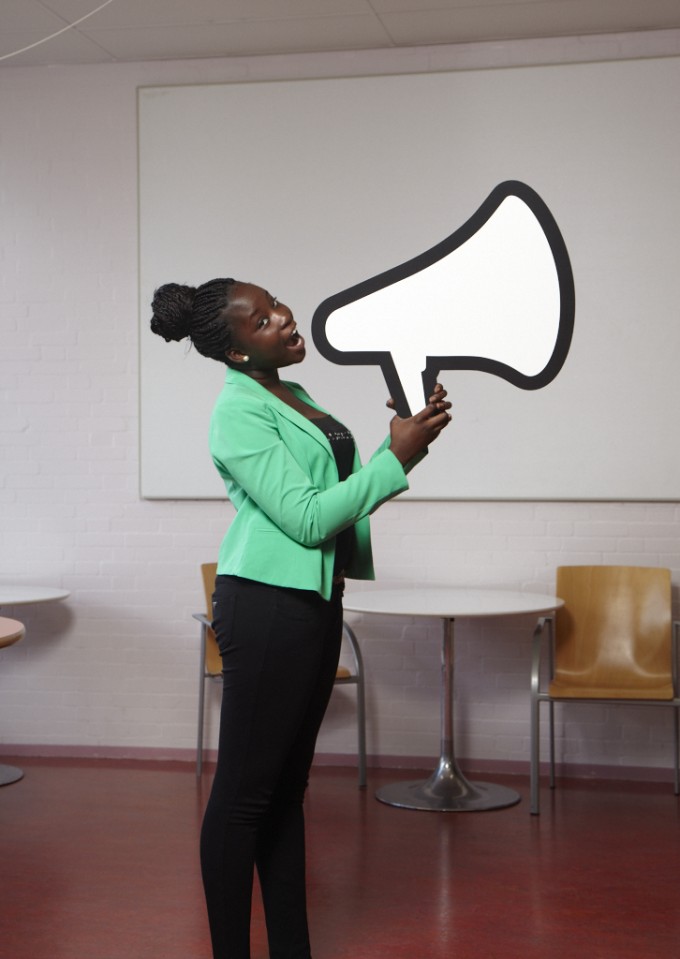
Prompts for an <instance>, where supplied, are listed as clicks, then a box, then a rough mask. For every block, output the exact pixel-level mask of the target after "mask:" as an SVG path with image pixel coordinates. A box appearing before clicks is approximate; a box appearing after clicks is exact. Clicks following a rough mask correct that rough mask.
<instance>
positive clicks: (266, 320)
mask: <svg viewBox="0 0 680 959" xmlns="http://www.w3.org/2000/svg"><path fill="white" fill-rule="evenodd" d="M268 324H269V317H268V316H262V317H260V320H259V322H258V324H257V325H258V326H259V327H261V328H262V327H265V326H267V325H268Z"/></svg>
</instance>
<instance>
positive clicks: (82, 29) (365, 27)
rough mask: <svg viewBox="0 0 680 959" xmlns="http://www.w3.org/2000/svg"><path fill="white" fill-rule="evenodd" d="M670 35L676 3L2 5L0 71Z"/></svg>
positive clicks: (12, 0)
mask: <svg viewBox="0 0 680 959" xmlns="http://www.w3.org/2000/svg"><path fill="white" fill-rule="evenodd" d="M93 11H96V12H93ZM88 14H92V15H91V16H88ZM81 18H86V19H82V20H81ZM78 20H81V22H80V23H77V24H76V25H74V26H73V27H71V28H70V29H65V28H68V26H69V25H70V24H75V22H76V21H78ZM676 28H680V0H108V2H104V0H1V2H0V67H11V66H35V65H47V64H77V63H81V64H83V63H116V62H127V61H132V60H167V59H173V60H175V59H185V58H195V57H199V58H200V57H242V56H257V55H271V54H295V53H316V52H322V51H333V50H367V49H385V48H396V47H413V46H421V45H430V44H438V43H470V42H480V41H500V40H511V39H518V38H533V37H559V36H579V35H589V34H599V33H623V32H630V31H639V30H665V29H676ZM58 31H63V32H58ZM54 34H58V35H56V36H54ZM47 37H50V39H47V40H45V38H47ZM43 40H45V42H41V41H43ZM33 44H37V45H36V46H31V45H33ZM29 46H31V49H28V50H24V52H21V53H17V54H16V55H14V54H15V51H18V50H21V49H23V48H25V47H29ZM3 58H4V59H3Z"/></svg>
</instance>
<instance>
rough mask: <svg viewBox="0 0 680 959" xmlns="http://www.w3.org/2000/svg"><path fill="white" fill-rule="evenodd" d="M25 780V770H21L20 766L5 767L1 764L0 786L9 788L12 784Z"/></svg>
mask: <svg viewBox="0 0 680 959" xmlns="http://www.w3.org/2000/svg"><path fill="white" fill-rule="evenodd" d="M23 778H24V771H23V769H19V767H18V766H3V765H2V763H0V786H9V784H10V783H15V782H18V781H19V780H20V779H23Z"/></svg>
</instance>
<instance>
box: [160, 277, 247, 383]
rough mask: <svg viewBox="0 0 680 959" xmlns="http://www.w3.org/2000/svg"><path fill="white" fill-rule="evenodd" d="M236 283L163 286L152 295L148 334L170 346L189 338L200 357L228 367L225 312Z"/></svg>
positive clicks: (229, 341)
mask: <svg viewBox="0 0 680 959" xmlns="http://www.w3.org/2000/svg"><path fill="white" fill-rule="evenodd" d="M235 283H236V280H233V279H217V280H208V282H207V283H203V284H202V285H201V286H199V287H195V286H183V285H182V284H180V283H166V284H165V285H164V286H160V287H159V288H158V289H157V290H156V291H155V293H154V296H153V300H152V303H151V309H152V311H153V316H152V318H151V330H152V331H153V332H154V333H157V334H158V335H159V336H162V337H163V339H164V340H165V341H166V342H167V343H169V342H170V341H171V340H183V339H184V338H185V337H187V336H188V337H189V339H190V340H191V342H192V343H193V345H194V346H195V347H196V349H197V350H198V352H199V353H200V354H201V355H202V356H207V357H209V358H210V359H212V360H217V362H218V363H226V364H228V365H231V364H230V362H229V360H228V358H227V350H228V349H229V348H230V347H231V329H230V327H229V323H228V321H227V319H226V316H225V312H226V310H227V307H228V306H229V299H230V297H231V293H232V288H233V286H234V284H235Z"/></svg>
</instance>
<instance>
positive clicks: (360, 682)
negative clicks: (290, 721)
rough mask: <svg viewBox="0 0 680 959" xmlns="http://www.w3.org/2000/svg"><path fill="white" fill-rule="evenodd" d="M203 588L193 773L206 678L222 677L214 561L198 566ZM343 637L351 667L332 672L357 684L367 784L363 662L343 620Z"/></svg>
mask: <svg viewBox="0 0 680 959" xmlns="http://www.w3.org/2000/svg"><path fill="white" fill-rule="evenodd" d="M201 575H202V578H203V591H204V593H205V603H206V612H205V613H194V614H193V618H194V619H196V620H198V622H199V623H200V624H201V649H200V659H199V679H198V738H197V744H196V775H197V776H200V775H201V773H202V771H203V725H204V718H205V715H204V714H205V684H206V682H208V681H221V680H222V660H221V658H220V653H219V650H218V648H217V642H216V640H215V634H214V632H213V630H212V594H213V592H214V589H215V576H216V575H217V563H203V565H202V566H201ZM342 635H343V640H345V641H346V643H347V645H348V647H349V649H350V652H351V654H352V659H353V664H354V669H353V670H349V669H347V667H346V666H338V671H337V673H336V676H335V685H336V686H350V685H352V686H356V688H357V693H356V695H357V741H358V761H359V787H360V788H363V787H364V786H365V785H366V696H365V690H364V664H363V658H362V656H361V649H360V647H359V642H358V640H357V638H356V636H355V634H354V630H353V629H352V628H351V627H350V626H349V624H348V623H345V622H343V624H342Z"/></svg>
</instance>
